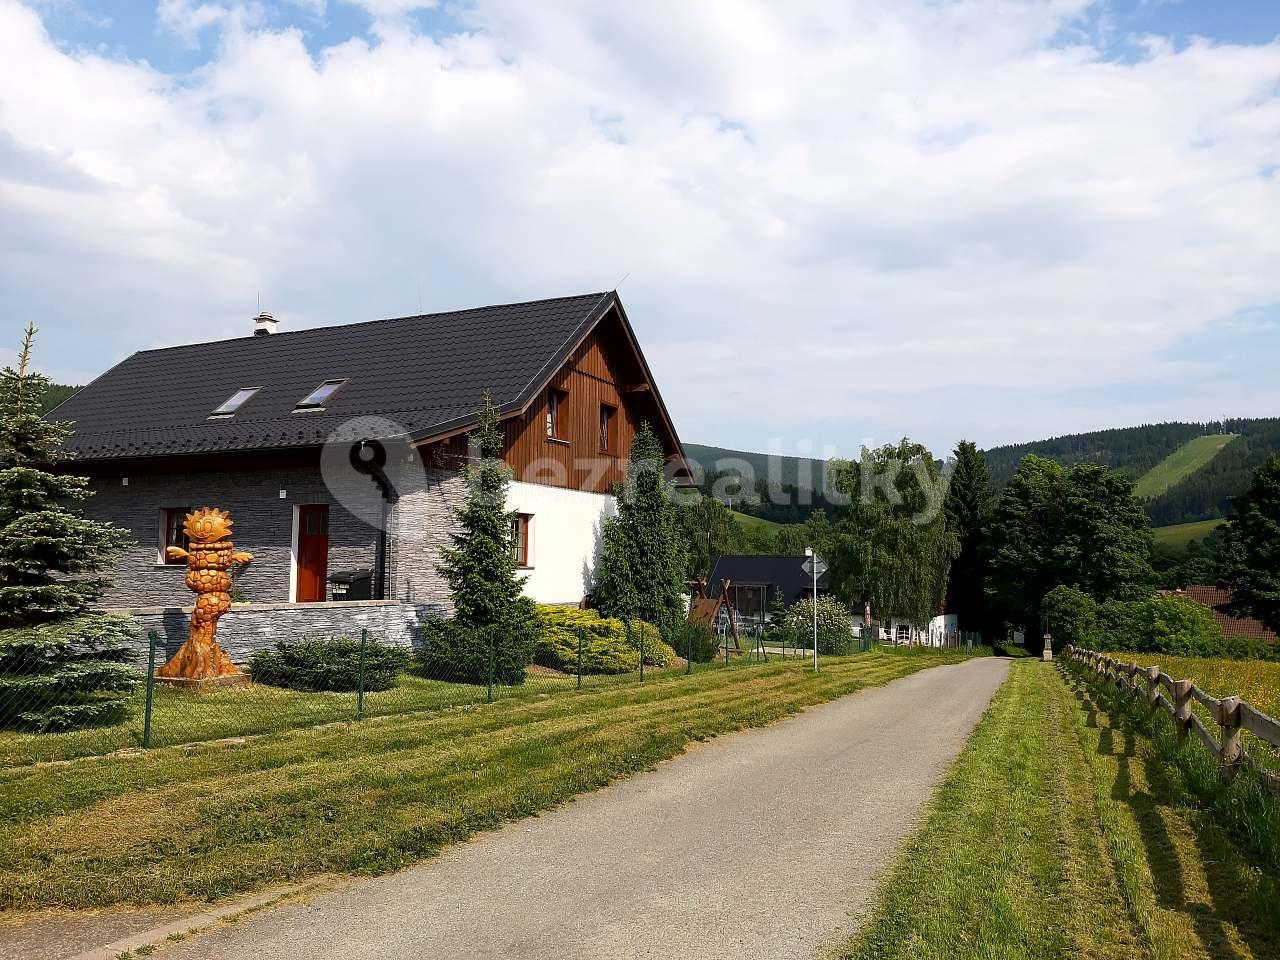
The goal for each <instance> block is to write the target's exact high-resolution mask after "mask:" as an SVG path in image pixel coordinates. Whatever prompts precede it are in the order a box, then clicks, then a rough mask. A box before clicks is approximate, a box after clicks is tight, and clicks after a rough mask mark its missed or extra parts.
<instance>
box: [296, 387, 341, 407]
mask: <svg viewBox="0 0 1280 960" xmlns="http://www.w3.org/2000/svg"><path fill="white" fill-rule="evenodd" d="M346 382H347V381H346V380H326V381H325V382H324V383H322V384H320V386H318V387H316V388H315V389H314V390H312V391H311V392H310V393H308V394H307V395H306V396H305V397H303V398H302V399H301V400H299V401H298V405H297V406H296V407H294V409H295V410H314V409H315V408H316V407H323V406H324V405H325V402H326V401H327V400H328V399H329V398H330V397H332V396H333V395H334V394H335V393H337V392H338V390H339V389H340V388H341V387H342V385H343V384H345V383H346Z"/></svg>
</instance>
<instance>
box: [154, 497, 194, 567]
mask: <svg viewBox="0 0 1280 960" xmlns="http://www.w3.org/2000/svg"><path fill="white" fill-rule="evenodd" d="M190 512H191V508H190V507H165V508H164V509H163V510H161V511H160V562H161V563H163V564H165V565H166V566H168V565H182V566H186V564H187V561H185V560H182V559H179V558H177V557H171V556H169V550H168V548H169V547H181V548H182V549H183V550H186V549H187V548H188V547H189V546H191V541H190V540H188V539H187V535H186V534H185V533H184V532H183V530H182V523H183V521H184V520H186V519H187V514H188V513H190Z"/></svg>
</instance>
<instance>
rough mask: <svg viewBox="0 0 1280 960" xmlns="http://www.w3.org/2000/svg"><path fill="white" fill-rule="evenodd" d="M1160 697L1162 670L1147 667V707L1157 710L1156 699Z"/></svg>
mask: <svg viewBox="0 0 1280 960" xmlns="http://www.w3.org/2000/svg"><path fill="white" fill-rule="evenodd" d="M1159 696H1160V668H1159V667H1147V706H1148V707H1150V708H1151V709H1152V710H1154V709H1155V708H1156V699H1157V698H1158V697H1159Z"/></svg>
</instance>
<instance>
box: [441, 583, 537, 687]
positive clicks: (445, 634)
mask: <svg viewBox="0 0 1280 960" xmlns="http://www.w3.org/2000/svg"><path fill="white" fill-rule="evenodd" d="M529 606H530V607H532V604H529ZM540 633H541V630H540V626H539V622H538V619H537V618H536V617H534V616H532V615H531V616H529V617H520V618H513V619H512V620H510V621H508V622H507V623H500V624H494V625H493V626H481V627H468V626H465V625H463V624H461V623H459V622H458V621H457V620H456V619H452V618H448V619H446V618H443V617H441V618H438V619H435V620H428V621H427V622H426V623H425V624H423V627H422V647H421V649H419V651H418V654H417V661H418V668H419V670H420V671H421V672H422V674H423V675H424V676H427V677H430V678H431V679H432V680H447V681H449V682H451V683H477V684H483V683H488V681H489V661H490V658H492V660H493V682H494V683H497V684H501V685H502V686H507V687H518V686H519V685H520V684H522V683H524V681H525V670H526V669H527V668H528V666H529V664H530V663H532V662H533V651H534V646H535V645H536V643H537V641H538V637H539V634H540Z"/></svg>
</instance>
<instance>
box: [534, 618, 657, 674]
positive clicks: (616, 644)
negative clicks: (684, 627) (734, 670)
mask: <svg viewBox="0 0 1280 960" xmlns="http://www.w3.org/2000/svg"><path fill="white" fill-rule="evenodd" d="M537 612H538V620H539V622H540V623H541V626H542V631H541V634H540V635H539V637H538V641H537V643H536V644H535V646H534V653H533V662H534V663H537V664H541V665H542V666H544V667H551V668H552V669H555V670H563V671H565V672H566V673H574V672H576V671H577V669H578V630H579V628H581V629H582V631H583V638H582V672H583V673H627V672H629V671H631V670H637V669H639V667H640V647H641V644H642V643H643V646H644V662H645V665H646V666H653V667H669V666H671V664H673V663H674V662H675V660H676V652H675V651H674V650H672V649H671V647H670V646H668V645H667V644H666V643H664V642H663V640H662V638H661V637H660V636H659V635H658V630H657V628H656V627H654V626H653V624H650V623H645V622H644V621H643V620H632V621H631V631H630V636H628V633H627V628H626V625H625V624H624V623H623V622H622V621H621V620H616V619H614V618H612V617H602V616H600V614H599V613H598V612H596V611H595V610H579V609H578V608H576V607H557V606H549V605H544V606H539V607H538V608H537Z"/></svg>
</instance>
